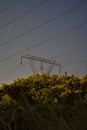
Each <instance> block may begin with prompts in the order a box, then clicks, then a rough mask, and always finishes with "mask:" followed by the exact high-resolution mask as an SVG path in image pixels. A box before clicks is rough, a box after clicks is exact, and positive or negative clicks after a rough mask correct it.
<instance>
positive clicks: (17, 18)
mask: <svg viewBox="0 0 87 130" xmlns="http://www.w3.org/2000/svg"><path fill="white" fill-rule="evenodd" d="M47 1H48V0H43V1H42V2H40V3H38V4H37V5H35V6H34V7H32V8H31V9H29V10H27V11H25V12H24V13H23V14H21V15H19V16H17V17H16V18H14V19H12V20H11V21H9V22H8V23H6V24H4V25H2V26H0V29H3V28H5V27H6V26H8V25H9V24H12V23H14V22H15V21H17V20H19V19H21V18H22V17H24V16H25V15H27V14H29V13H31V12H32V11H33V10H35V9H37V8H39V7H40V6H41V5H43V4H45V3H46V2H47Z"/></svg>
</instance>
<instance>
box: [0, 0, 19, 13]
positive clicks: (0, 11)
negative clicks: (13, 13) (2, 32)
mask: <svg viewBox="0 0 87 130" xmlns="http://www.w3.org/2000/svg"><path fill="white" fill-rule="evenodd" d="M17 2H18V0H15V1H14V2H13V3H11V4H10V5H9V6H7V7H6V8H4V9H2V10H0V14H2V13H4V12H6V11H7V10H8V9H10V8H11V7H12V6H14V5H15V4H16V3H17Z"/></svg>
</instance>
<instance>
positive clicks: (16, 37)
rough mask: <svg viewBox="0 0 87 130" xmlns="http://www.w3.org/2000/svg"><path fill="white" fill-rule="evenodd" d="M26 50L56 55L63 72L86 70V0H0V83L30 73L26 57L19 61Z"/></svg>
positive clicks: (44, 55) (36, 53)
mask: <svg viewBox="0 0 87 130" xmlns="http://www.w3.org/2000/svg"><path fill="white" fill-rule="evenodd" d="M26 54H31V55H33V56H38V57H44V58H47V59H55V60H56V62H57V63H58V64H61V65H62V68H61V73H62V74H64V73H65V72H67V73H68V74H70V75H72V74H74V75H76V76H83V75H84V74H87V1H86V0H0V84H2V83H10V82H12V81H13V80H15V79H16V78H21V77H27V76H29V75H32V74H33V72H32V70H31V65H30V61H29V60H28V59H24V60H23V64H22V65H21V64H20V62H21V56H24V55H26ZM34 64H35V67H36V68H37V69H38V71H39V67H40V63H38V62H35V63H34ZM44 69H45V71H46V66H44ZM53 73H57V74H59V67H58V66H54V69H53Z"/></svg>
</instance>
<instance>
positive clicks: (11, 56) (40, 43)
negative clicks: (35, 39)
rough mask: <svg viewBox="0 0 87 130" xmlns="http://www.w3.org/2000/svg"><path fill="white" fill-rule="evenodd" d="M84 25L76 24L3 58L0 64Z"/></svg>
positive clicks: (85, 23) (86, 23)
mask: <svg viewBox="0 0 87 130" xmlns="http://www.w3.org/2000/svg"><path fill="white" fill-rule="evenodd" d="M85 25H87V22H84V23H81V24H78V25H76V26H74V27H72V28H70V29H67V30H66V31H64V32H61V33H59V34H56V35H54V36H52V37H50V38H48V39H46V40H44V41H42V42H39V43H37V44H35V45H32V46H30V47H29V48H26V49H24V50H22V51H19V52H17V53H15V54H13V55H10V56H8V57H5V58H3V59H1V60H0V62H4V61H6V60H9V59H11V58H13V57H15V56H17V55H19V54H21V53H23V52H25V51H28V50H31V49H34V48H36V47H39V46H41V45H43V44H46V43H47V42H48V41H50V40H53V39H56V38H58V37H61V36H64V35H65V34H67V33H69V32H72V31H73V30H76V29H79V28H81V27H83V26H85Z"/></svg>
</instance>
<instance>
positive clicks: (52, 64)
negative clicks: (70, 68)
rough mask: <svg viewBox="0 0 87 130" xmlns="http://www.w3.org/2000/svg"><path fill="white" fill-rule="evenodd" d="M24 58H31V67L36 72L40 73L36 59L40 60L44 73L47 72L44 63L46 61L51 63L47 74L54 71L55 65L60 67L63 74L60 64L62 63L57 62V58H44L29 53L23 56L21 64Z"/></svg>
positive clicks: (41, 69)
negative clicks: (35, 62) (36, 65)
mask: <svg viewBox="0 0 87 130" xmlns="http://www.w3.org/2000/svg"><path fill="white" fill-rule="evenodd" d="M23 58H26V59H29V60H30V64H31V69H32V71H33V73H34V74H39V72H38V71H37V69H36V67H35V64H34V61H38V62H40V71H41V72H42V73H45V72H44V66H43V63H46V64H48V65H49V67H48V70H47V72H46V74H50V73H51V72H52V69H53V67H54V65H56V66H58V67H59V73H60V74H61V65H60V64H57V62H56V60H51V59H47V58H42V57H37V56H32V55H30V54H27V55H24V56H21V64H22V62H23Z"/></svg>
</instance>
